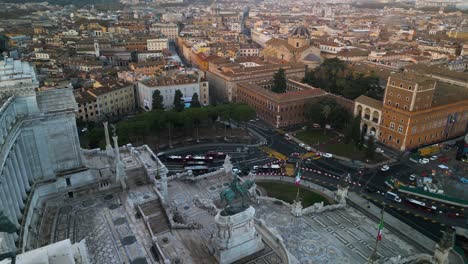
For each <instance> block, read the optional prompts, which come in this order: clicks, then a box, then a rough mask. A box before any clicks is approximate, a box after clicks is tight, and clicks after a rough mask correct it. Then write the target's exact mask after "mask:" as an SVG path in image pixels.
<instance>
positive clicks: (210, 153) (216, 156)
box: [206, 151, 226, 159]
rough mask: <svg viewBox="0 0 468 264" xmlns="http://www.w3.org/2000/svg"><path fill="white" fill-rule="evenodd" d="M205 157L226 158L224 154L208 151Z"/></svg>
mask: <svg viewBox="0 0 468 264" xmlns="http://www.w3.org/2000/svg"><path fill="white" fill-rule="evenodd" d="M206 157H211V158H213V159H225V158H226V153H224V152H216V151H208V153H206Z"/></svg>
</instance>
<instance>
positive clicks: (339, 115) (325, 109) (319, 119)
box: [305, 99, 351, 129]
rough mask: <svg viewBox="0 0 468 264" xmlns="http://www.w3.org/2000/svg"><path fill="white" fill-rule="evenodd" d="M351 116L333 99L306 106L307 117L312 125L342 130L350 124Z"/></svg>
mask: <svg viewBox="0 0 468 264" xmlns="http://www.w3.org/2000/svg"><path fill="white" fill-rule="evenodd" d="M350 116H351V114H350V113H349V112H348V110H346V109H345V108H344V107H343V106H341V105H339V104H338V103H337V102H336V101H335V100H333V99H324V100H321V101H319V102H314V103H310V104H308V105H306V109H305V117H306V118H307V120H308V121H309V122H310V123H317V124H320V125H321V126H325V125H331V126H332V127H333V128H336V129H341V128H343V127H344V126H345V124H346V123H347V122H348V120H349V118H350Z"/></svg>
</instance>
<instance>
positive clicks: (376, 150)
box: [375, 148, 384, 153]
mask: <svg viewBox="0 0 468 264" xmlns="http://www.w3.org/2000/svg"><path fill="white" fill-rule="evenodd" d="M375 152H377V153H384V151H383V149H381V148H376V149H375Z"/></svg>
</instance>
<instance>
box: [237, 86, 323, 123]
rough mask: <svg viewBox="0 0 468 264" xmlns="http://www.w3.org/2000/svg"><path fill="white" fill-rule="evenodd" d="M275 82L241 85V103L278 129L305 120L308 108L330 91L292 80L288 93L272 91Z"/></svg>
mask: <svg viewBox="0 0 468 264" xmlns="http://www.w3.org/2000/svg"><path fill="white" fill-rule="evenodd" d="M272 85H273V84H272V82H271V81H257V82H244V83H239V84H238V85H237V101H238V102H244V103H247V104H248V105H249V106H251V107H252V108H254V109H255V111H256V112H257V116H258V117H259V118H261V119H262V120H264V121H266V122H267V123H269V124H270V125H272V126H274V127H276V128H282V127H288V126H294V125H298V124H302V123H304V121H305V116H304V112H305V109H306V105H307V104H309V103H311V102H313V101H314V100H319V98H323V97H324V96H326V94H327V93H326V92H325V91H323V90H321V89H318V88H314V87H311V86H308V85H306V84H302V83H299V82H297V81H292V80H288V82H287V92H286V93H282V94H279V93H274V92H272V91H271V87H272Z"/></svg>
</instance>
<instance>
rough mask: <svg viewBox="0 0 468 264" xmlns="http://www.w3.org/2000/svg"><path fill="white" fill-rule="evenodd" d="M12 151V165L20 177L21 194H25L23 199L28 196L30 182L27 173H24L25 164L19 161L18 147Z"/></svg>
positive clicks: (18, 177)
mask: <svg viewBox="0 0 468 264" xmlns="http://www.w3.org/2000/svg"><path fill="white" fill-rule="evenodd" d="M11 152H12V163H13V164H12V165H13V168H14V170H15V174H16V177H17V179H18V182H19V183H20V185H21V187H22V188H21V194H22V195H23V200H24V199H26V198H27V197H28V194H27V193H26V190H29V189H30V186H29V183H28V181H27V179H26V173H24V168H23V166H22V165H21V164H20V163H19V157H18V155H17V154H16V153H17V150H16V148H15V149H13V150H11Z"/></svg>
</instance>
